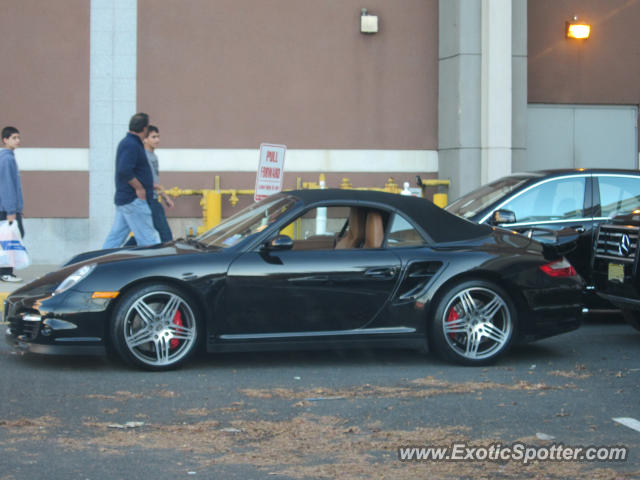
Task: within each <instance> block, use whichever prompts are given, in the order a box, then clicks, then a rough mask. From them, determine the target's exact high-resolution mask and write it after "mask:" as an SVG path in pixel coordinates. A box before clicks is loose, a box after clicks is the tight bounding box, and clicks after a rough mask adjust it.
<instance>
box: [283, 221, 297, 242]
mask: <svg viewBox="0 0 640 480" xmlns="http://www.w3.org/2000/svg"><path fill="white" fill-rule="evenodd" d="M293 226H294V222H291V223H290V224H289V225H287V226H286V227H284V228H283V229H282V230H280V235H286V236H287V237H289V238H290V239H292V240H295V233H294V230H293Z"/></svg>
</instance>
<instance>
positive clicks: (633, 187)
mask: <svg viewBox="0 0 640 480" xmlns="http://www.w3.org/2000/svg"><path fill="white" fill-rule="evenodd" d="M598 183H599V186H600V206H601V216H603V217H610V216H613V215H615V214H616V213H622V212H631V211H633V210H635V209H636V208H640V178H633V177H609V176H606V177H605V176H599V177H598Z"/></svg>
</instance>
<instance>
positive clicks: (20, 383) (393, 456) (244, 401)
mask: <svg viewBox="0 0 640 480" xmlns="http://www.w3.org/2000/svg"><path fill="white" fill-rule="evenodd" d="M639 349H640V332H637V331H635V330H633V329H632V328H631V327H630V326H629V325H626V324H625V323H623V322H621V321H620V318H619V317H615V316H606V317H605V316H603V317H591V318H589V319H587V321H586V322H585V325H584V326H583V327H582V328H580V329H579V330H577V331H575V332H571V333H568V334H564V335H559V336H557V337H553V338H549V339H546V340H542V341H539V342H535V343H532V344H528V345H523V346H518V347H516V348H514V349H513V351H511V352H510V353H508V354H507V355H506V356H505V357H504V358H502V359H501V360H500V361H499V362H498V363H497V364H496V365H494V366H490V367H483V368H469V367H459V366H456V365H450V364H448V363H444V362H441V361H440V360H438V359H437V358H436V357H435V356H434V355H432V354H423V353H419V352H415V351H408V350H364V351H363V350H349V351H318V352H268V353H234V354H215V355H214V354H203V355H201V356H199V357H198V358H195V359H194V360H193V361H192V362H189V364H188V365H186V366H185V368H183V369H181V370H176V371H169V372H157V373H149V372H144V371H139V370H136V369H132V368H128V367H125V366H123V365H121V364H120V363H118V362H116V361H113V360H111V359H109V358H106V357H54V356H40V355H30V354H21V353H19V352H14V351H12V350H11V349H10V348H9V347H8V346H7V345H6V344H0V398H2V402H0V479H12V480H13V479H27V480H31V479H33V480H36V479H37V480H40V479H41V478H47V479H54V480H55V479H64V480H68V479H81V480H85V479H101V480H102V479H108V480H110V479H125V478H157V479H171V480H174V479H177V478H196V479H198V478H200V479H213V478H224V479H239V480H240V479H241V480H248V479H264V478H275V479H327V478H341V479H342V480H365V479H367V480H368V479H371V478H386V479H400V478H402V479H403V480H409V479H416V480H417V479H420V480H423V479H425V478H438V479H450V478H451V479H457V478H464V479H472V478H500V479H510V478H513V479H522V478H529V479H537V478H545V479H555V480H560V479H563V480H564V479H570V478H590V479H616V480H622V479H628V480H630V479H636V478H640V432H639V431H636V430H634V429H633V428H630V427H628V426H626V425H624V424H621V423H619V422H618V421H616V419H621V418H627V419H635V420H636V421H638V420H640V402H639V401H638V392H639V391H640V388H639V387H640V364H639V363H638V352H639V351H640V350H639ZM632 425H633V424H632ZM518 442H520V443H522V444H525V445H527V448H530V447H531V448H533V447H535V448H541V447H552V446H553V445H562V446H563V447H570V448H572V447H578V448H579V447H581V446H582V447H588V446H596V447H607V446H624V447H625V448H628V449H629V454H628V458H627V459H626V460H625V461H599V462H586V461H567V462H559V461H544V460H542V461H534V462H530V463H529V464H527V465H524V464H523V462H522V461H517V460H515V461H514V460H506V459H502V460H501V461H486V460H485V461H479V460H470V459H469V460H464V461H420V462H406V461H404V462H403V461H400V459H399V453H398V449H399V447H402V446H415V447H449V446H452V445H453V444H454V443H455V444H464V445H467V446H469V447H470V448H480V449H483V448H484V449H486V448H489V447H490V446H491V445H495V444H501V445H502V446H503V447H509V446H511V445H514V444H515V443H518ZM480 451H482V450H480ZM540 451H541V452H544V450H540Z"/></svg>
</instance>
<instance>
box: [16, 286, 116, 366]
mask: <svg viewBox="0 0 640 480" xmlns="http://www.w3.org/2000/svg"><path fill="white" fill-rule="evenodd" d="M107 307H108V301H105V300H104V299H98V300H94V299H92V298H91V296H90V294H89V293H84V292H74V291H69V292H65V293H64V294H62V295H59V296H46V297H41V296H38V297H30V296H28V295H15V296H14V295H11V296H9V298H7V300H6V301H5V304H4V321H5V322H7V323H8V327H7V328H6V331H5V341H6V342H7V343H8V344H9V345H10V346H12V347H13V348H15V349H18V350H21V351H29V352H34V353H44V354H59V355H103V354H105V353H106V349H105V342H104V338H105V333H106V325H107V320H108V314H107Z"/></svg>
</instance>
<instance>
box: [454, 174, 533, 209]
mask: <svg viewBox="0 0 640 480" xmlns="http://www.w3.org/2000/svg"><path fill="white" fill-rule="evenodd" d="M531 178H532V177H530V176H524V175H522V176H521V175H518V176H510V177H504V178H500V179H499V180H496V181H495V182H491V183H489V184H488V185H485V186H484V187H480V188H478V189H476V190H474V191H472V192H470V193H467V194H466V195H463V196H462V197H460V198H458V199H457V200H456V201H455V202H453V203H451V204H450V205H447V206H446V207H445V210H446V211H447V212H449V213H453V214H454V215H458V216H459V217H462V218H471V217H473V216H475V215H476V214H477V213H479V212H481V211H482V210H484V209H485V208H487V207H488V206H489V205H491V204H492V203H494V202H496V201H498V200H499V199H500V198H502V197H504V196H505V195H507V194H509V193H511V192H512V191H514V190H515V189H516V188H518V187H519V186H520V185H522V184H523V183H525V182H526V181H528V180H530V179H531Z"/></svg>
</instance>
